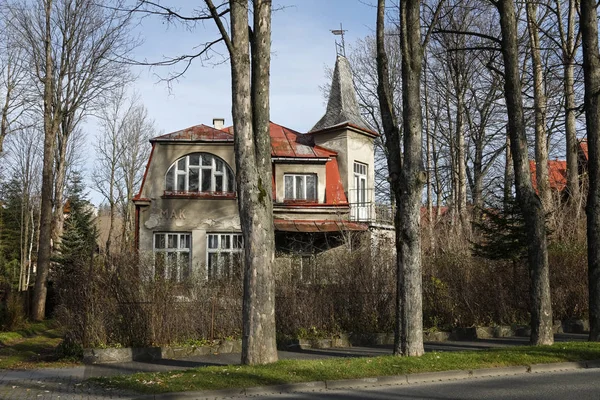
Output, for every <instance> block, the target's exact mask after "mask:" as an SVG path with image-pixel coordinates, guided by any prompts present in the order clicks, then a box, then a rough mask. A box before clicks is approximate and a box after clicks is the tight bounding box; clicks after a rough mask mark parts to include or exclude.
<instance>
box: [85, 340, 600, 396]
mask: <svg viewBox="0 0 600 400" xmlns="http://www.w3.org/2000/svg"><path fill="white" fill-rule="evenodd" d="M593 359H600V343H587V342H574V343H557V344H555V345H554V346H544V347H529V346H521V347H511V348H502V349H491V350H481V351H465V352H443V353H427V354H425V355H424V356H422V357H419V358H413V357H410V358H409V357H394V356H384V357H370V358H335V359H327V360H313V361H300V360H284V361H279V362H277V363H274V364H269V365H263V366H255V367H250V366H240V365H230V366H222V367H201V368H197V369H193V370H187V371H171V372H164V373H139V374H135V375H130V376H119V377H112V378H95V379H94V381H95V382H98V383H100V384H102V385H103V386H108V387H114V388H121V389H131V390H135V391H138V392H142V393H165V392H179V391H189V390H216V389H225V388H244V387H253V386H264V385H279V384H285V383H296V382H310V381H323V380H336V379H353V378H367V377H373V376H390V375H401V374H411V373H417V372H433V371H448V370H470V369H477V368H491V367H506V366H516V365H532V364H540V363H554V362H564V361H582V360H593Z"/></svg>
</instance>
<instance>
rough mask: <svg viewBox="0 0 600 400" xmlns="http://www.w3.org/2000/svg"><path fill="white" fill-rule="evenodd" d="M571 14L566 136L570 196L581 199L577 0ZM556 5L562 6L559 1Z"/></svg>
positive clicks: (565, 43) (566, 48)
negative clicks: (578, 131)
mask: <svg viewBox="0 0 600 400" xmlns="http://www.w3.org/2000/svg"><path fill="white" fill-rule="evenodd" d="M568 2H569V15H568V20H567V24H568V25H567V32H566V40H564V41H563V52H562V53H563V79H564V83H563V84H564V86H563V87H564V91H565V137H566V141H567V191H568V194H569V196H570V198H572V199H575V202H578V201H579V198H580V196H581V193H580V192H581V191H580V190H579V168H578V163H577V159H578V157H577V146H578V143H577V126H576V119H575V107H576V106H575V79H574V75H575V54H576V48H577V43H576V42H577V40H576V38H575V14H577V10H576V0H568ZM556 7H560V3H559V2H557V5H556Z"/></svg>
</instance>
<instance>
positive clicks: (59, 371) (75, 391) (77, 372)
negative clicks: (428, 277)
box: [0, 334, 587, 400]
mask: <svg viewBox="0 0 600 400" xmlns="http://www.w3.org/2000/svg"><path fill="white" fill-rule="evenodd" d="M586 339H587V337H586V336H585V335H574V334H559V335H556V336H555V340H556V341H575V340H586ZM524 344H527V339H526V338H516V337H510V338H500V339H485V340H483V339H482V340H476V341H470V342H439V343H426V344H425V350H426V351H464V350H478V349H486V348H490V347H506V346H516V345H524ZM391 353H392V348H391V346H373V347H350V348H336V349H313V350H303V351H298V352H291V351H280V352H279V358H280V359H290V358H292V359H313V360H314V359H321V358H331V357H375V356H380V355H388V354H391ZM239 362H240V354H239V353H238V354H218V355H208V356H199V357H192V358H188V359H184V360H157V361H154V362H135V361H134V362H127V363H115V364H102V365H87V366H81V367H75V368H51V369H37V370H27V371H16V370H1V371H0V399H6V400H12V399H15V400H16V399H25V400H29V399H36V400H37V399H43V400H46V399H53V400H58V399H60V400H83V399H86V400H87V399H89V400H105V399H135V398H141V397H143V396H140V395H139V394H136V393H134V392H125V391H116V390H111V389H107V388H103V387H101V386H98V385H94V384H91V383H88V382H85V380H86V379H88V378H92V377H98V376H114V375H128V374H133V373H136V372H162V371H171V370H180V369H189V368H197V367H201V366H209V365H230V364H238V363H239ZM396 379H398V378H396ZM404 379H405V378H404ZM364 381H365V382H367V383H368V382H371V381H374V382H375V383H376V382H377V380H376V379H368V380H364ZM363 383H364V382H363ZM312 385H313V386H314V383H313V384H312ZM319 385H325V383H319ZM296 386H298V385H296ZM313 386H310V385H309V386H307V384H300V386H298V387H307V388H309V389H311V388H312V390H316V389H317V388H316V387H313ZM294 387H295V386H294ZM319 387H320V386H319ZM264 389H265V388H261V390H264ZM256 390H259V389H248V390H247V391H244V390H242V389H239V390H235V391H230V392H228V393H230V396H233V395H240V394H243V393H246V392H248V393H254V392H255V391H256ZM267 390H271V391H272V389H267ZM294 390H297V388H296V389H294ZM234 392H235V393H234ZM203 393H204V392H203ZM206 394H208V395H210V393H206ZM199 395H202V396H204V394H200V393H188V394H173V396H175V397H171V396H169V397H167V396H166V395H161V396H157V397H156V398H157V399H158V398H173V399H174V398H188V399H190V398H195V397H194V396H196V398H200V397H197V396H199ZM177 396H179V397H177ZM147 398H153V397H147Z"/></svg>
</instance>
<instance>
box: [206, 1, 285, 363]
mask: <svg viewBox="0 0 600 400" xmlns="http://www.w3.org/2000/svg"><path fill="white" fill-rule="evenodd" d="M253 4H254V8H253V11H254V32H253V38H252V50H253V51H252V76H251V72H250V71H251V68H250V54H249V43H250V37H249V32H248V31H249V29H248V3H247V2H245V1H244V2H240V1H230V7H231V44H230V56H231V80H232V96H233V102H232V103H233V107H232V113H233V126H234V132H235V135H234V148H235V160H236V167H237V184H238V196H239V197H238V208H239V212H240V221H241V225H242V234H243V237H244V261H245V263H244V264H245V268H244V301H243V311H242V314H243V327H242V363H243V364H266V363H270V362H275V361H277V347H276V341H275V286H274V279H273V261H274V244H275V239H274V227H273V202H272V183H271V179H272V166H271V141H270V140H271V138H270V134H269V67H270V49H271V2H270V1H269V0H255V1H254V3H253ZM213 8H214V7H213Z"/></svg>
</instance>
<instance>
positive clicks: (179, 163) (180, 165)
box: [177, 157, 185, 171]
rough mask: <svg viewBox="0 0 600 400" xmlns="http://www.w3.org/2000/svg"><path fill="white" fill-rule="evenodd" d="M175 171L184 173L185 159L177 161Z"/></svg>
mask: <svg viewBox="0 0 600 400" xmlns="http://www.w3.org/2000/svg"><path fill="white" fill-rule="evenodd" d="M177 169H178V170H180V171H185V157H183V158H182V159H180V160H179V161H177Z"/></svg>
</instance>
